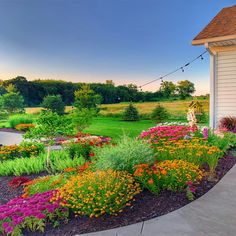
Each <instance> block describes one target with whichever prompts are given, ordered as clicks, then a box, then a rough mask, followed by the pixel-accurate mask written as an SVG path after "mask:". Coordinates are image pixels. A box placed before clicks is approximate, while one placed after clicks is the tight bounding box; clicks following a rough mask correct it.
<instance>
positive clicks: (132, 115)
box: [123, 103, 140, 121]
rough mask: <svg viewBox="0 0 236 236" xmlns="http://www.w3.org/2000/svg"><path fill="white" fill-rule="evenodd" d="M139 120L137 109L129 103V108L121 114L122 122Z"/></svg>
mask: <svg viewBox="0 0 236 236" xmlns="http://www.w3.org/2000/svg"><path fill="white" fill-rule="evenodd" d="M139 119H140V117H139V112H138V109H137V108H136V107H135V106H134V105H133V104H132V103H130V104H129V106H127V107H126V108H125V111H124V113H123V120H125V121H138V120H139Z"/></svg>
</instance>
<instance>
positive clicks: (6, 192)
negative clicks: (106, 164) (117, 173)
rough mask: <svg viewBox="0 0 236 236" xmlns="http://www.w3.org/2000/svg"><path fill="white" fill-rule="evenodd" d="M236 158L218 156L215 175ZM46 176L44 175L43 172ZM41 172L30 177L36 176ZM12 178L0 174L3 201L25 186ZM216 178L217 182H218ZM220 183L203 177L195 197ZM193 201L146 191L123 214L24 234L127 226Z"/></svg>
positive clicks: (180, 194)
mask: <svg viewBox="0 0 236 236" xmlns="http://www.w3.org/2000/svg"><path fill="white" fill-rule="evenodd" d="M235 163H236V157H234V155H233V152H231V151H229V152H228V153H227V154H226V155H225V157H223V158H221V159H219V162H218V166H217V168H216V177H217V179H218V181H219V180H220V179H221V178H222V177H223V176H224V175H225V174H226V173H227V172H228V171H229V170H230V169H231V168H232V167H233V166H234V164H235ZM41 175H44V174H40V176H41ZM37 176H39V175H30V176H27V177H29V178H30V179H33V178H35V177H37ZM11 179H12V177H0V200H1V201H0V204H3V203H4V202H7V201H8V200H10V199H12V198H13V197H15V196H17V195H21V194H22V188H18V189H15V190H14V189H12V188H10V187H8V182H9V181H10V180H11ZM218 181H217V182H218ZM217 182H210V181H208V180H206V179H203V180H202V181H201V182H200V184H199V185H198V186H197V189H196V193H195V197H196V198H199V197H201V196H202V195H203V194H205V193H206V192H208V191H209V190H210V189H211V188H212V187H213V186H214V185H215V184H216V183H217ZM189 202H190V201H189V200H188V199H187V197H186V192H185V191H183V192H178V193H174V192H171V191H167V190H164V191H162V192H161V193H160V194H159V195H158V196H156V195H154V194H152V193H150V192H149V191H147V190H144V191H143V192H142V193H140V194H138V195H137V196H136V197H135V202H134V203H133V204H132V206H131V207H126V208H125V209H124V211H123V212H122V213H119V214H118V215H117V216H108V215H105V216H103V217H99V218H89V217H78V218H74V216H73V215H72V216H71V219H70V220H69V223H68V224H61V225H60V227H58V228H53V227H52V226H50V225H49V226H47V227H46V229H45V233H44V234H43V233H38V232H35V233H32V232H24V235H35V236H36V235H47V236H48V235H53V236H54V235H67V236H69V235H75V234H78V233H88V232H94V231H101V230H107V229H112V228H115V227H120V226H125V225H129V224H133V223H137V222H140V221H144V220H148V219H151V218H153V217H157V216H161V215H164V214H167V213H169V212H171V211H174V210H176V209H179V208H181V207H183V206H184V205H186V204H188V203H189Z"/></svg>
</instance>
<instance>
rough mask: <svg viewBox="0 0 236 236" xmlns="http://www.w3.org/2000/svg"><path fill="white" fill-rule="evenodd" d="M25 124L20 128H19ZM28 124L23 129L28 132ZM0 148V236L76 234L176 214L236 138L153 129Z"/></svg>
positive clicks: (226, 160) (222, 169) (216, 176)
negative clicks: (52, 145)
mask: <svg viewBox="0 0 236 236" xmlns="http://www.w3.org/2000/svg"><path fill="white" fill-rule="evenodd" d="M22 127H23V126H22ZM31 128H32V129H34V127H29V129H31ZM58 142H59V143H60V145H61V149H60V150H54V151H52V152H51V155H50V162H47V161H48V153H47V151H46V149H45V145H46V146H47V145H50V144H48V143H42V142H36V141H31V142H29V141H24V142H22V143H21V144H20V145H13V146H2V147H0V176H1V177H0V180H1V181H0V182H1V183H0V188H1V193H0V233H1V235H12V236H13V235H14V236H18V235H34V234H35V235H40V234H42V235H43V233H44V235H74V234H78V233H87V232H93V231H99V230H104V229H109V228H114V227H118V226H123V225H127V224H131V223H135V222H139V221H142V220H147V219H150V218H153V217H156V216H160V215H163V214H166V213H168V212H170V211H173V210H176V209H178V208H180V207H182V206H184V205H186V204H188V203H189V202H191V201H193V200H194V199H196V198H198V197H200V196H202V195H203V194H204V193H206V192H207V191H208V190H209V189H210V188H212V187H213V186H214V185H215V184H216V183H217V182H218V181H219V180H220V178H222V177H223V175H224V174H225V173H227V171H228V170H229V169H230V168H231V167H232V166H233V165H234V164H235V163H236V158H235V157H234V155H233V151H232V150H233V148H235V146H236V135H235V134H234V133H231V132H227V131H225V130H218V131H212V130H209V129H207V128H204V129H200V128H198V127H197V126H194V127H189V126H184V125H169V126H156V127H153V128H150V129H149V130H147V131H143V132H142V133H141V134H140V135H139V137H137V138H129V137H127V136H123V137H121V138H120V140H119V142H116V143H113V142H112V140H110V139H108V138H105V139H104V138H100V137H94V136H89V135H82V136H81V135H80V136H75V137H73V139H71V140H67V139H60V140H59V141H58Z"/></svg>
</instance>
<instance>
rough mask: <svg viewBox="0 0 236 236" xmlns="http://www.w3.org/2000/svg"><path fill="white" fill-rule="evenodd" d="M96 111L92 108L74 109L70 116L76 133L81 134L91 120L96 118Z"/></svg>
mask: <svg viewBox="0 0 236 236" xmlns="http://www.w3.org/2000/svg"><path fill="white" fill-rule="evenodd" d="M96 114H97V111H96V110H95V109H94V108H91V109H88V108H81V109H75V110H73V111H72V113H71V114H70V118H71V120H72V124H73V125H74V126H75V127H76V130H77V131H78V132H82V131H83V130H84V129H85V128H87V127H88V126H89V125H90V124H91V123H92V120H93V118H94V117H95V116H96Z"/></svg>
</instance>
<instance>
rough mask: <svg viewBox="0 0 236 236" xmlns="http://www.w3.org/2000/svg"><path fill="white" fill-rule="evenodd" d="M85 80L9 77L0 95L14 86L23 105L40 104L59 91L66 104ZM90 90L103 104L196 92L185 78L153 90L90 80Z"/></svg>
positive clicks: (182, 96) (0, 85) (1, 82)
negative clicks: (30, 79)
mask: <svg viewBox="0 0 236 236" xmlns="http://www.w3.org/2000/svg"><path fill="white" fill-rule="evenodd" d="M83 85H84V83H72V82H67V81H62V80H41V79H38V80H33V81H28V80H27V79H26V78H25V77H23V76H17V77H16V78H13V79H9V80H0V96H1V95H3V94H6V93H7V92H8V90H9V86H13V87H14V88H15V89H16V90H17V92H19V94H20V95H21V96H22V97H23V99H24V104H25V106H29V107H34V106H40V105H41V104H42V102H43V99H44V98H45V97H46V96H48V95H60V96H61V98H62V101H63V102H64V103H65V105H72V104H73V103H74V93H75V91H77V90H79V89H81V88H82V86H83ZM89 85H90V88H91V90H93V91H94V92H95V93H96V94H98V95H100V97H101V103H102V104H112V103H119V102H141V101H143V102H149V101H161V100H165V99H170V98H173V99H185V98H187V97H190V96H191V95H192V94H193V93H194V92H195V87H194V84H193V83H192V82H190V81H188V80H183V81H179V82H178V83H177V84H174V83H173V82H171V81H162V83H161V86H160V88H159V89H158V90H157V91H155V92H149V91H148V92H147V91H140V89H139V88H138V87H137V86H136V85H134V84H128V85H119V86H115V85H114V84H113V83H111V82H110V81H109V83H89Z"/></svg>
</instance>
